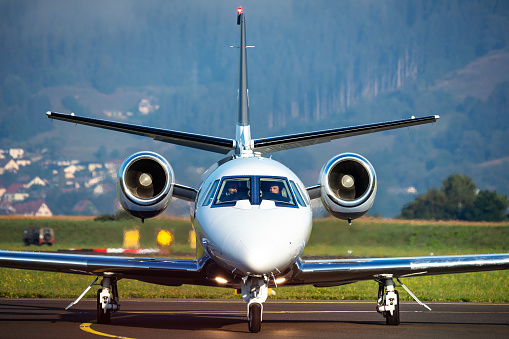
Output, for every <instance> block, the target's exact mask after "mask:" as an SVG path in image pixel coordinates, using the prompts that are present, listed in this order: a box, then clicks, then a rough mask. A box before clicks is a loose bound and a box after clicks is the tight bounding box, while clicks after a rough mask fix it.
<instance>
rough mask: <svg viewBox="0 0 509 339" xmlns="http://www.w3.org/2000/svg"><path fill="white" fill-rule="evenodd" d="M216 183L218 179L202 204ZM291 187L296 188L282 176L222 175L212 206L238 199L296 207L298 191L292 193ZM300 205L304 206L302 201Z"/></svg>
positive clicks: (210, 194) (228, 204) (213, 190)
mask: <svg viewBox="0 0 509 339" xmlns="http://www.w3.org/2000/svg"><path fill="white" fill-rule="evenodd" d="M218 184H219V180H217V181H216V182H215V183H214V185H212V188H211V189H210V192H209V193H208V195H207V198H206V199H205V202H204V203H203V204H204V206H205V205H208V203H207V201H211V200H212V195H213V194H214V193H215V192H216V187H217V186H218ZM292 189H294V190H295V189H296V188H293V187H292V186H290V184H289V182H288V180H287V179H286V178H282V177H258V176H255V177H224V178H223V179H222V180H221V184H219V190H217V194H216V195H215V199H214V200H213V201H214V203H213V205H212V206H213V207H219V206H231V205H236V204H237V201H240V200H248V201H249V204H251V205H260V204H262V202H263V201H264V200H271V201H274V203H275V205H276V206H281V207H285V206H286V207H298V205H297V203H296V200H295V199H296V198H295V197H297V199H299V197H300V195H299V193H298V191H294V192H293V193H292ZM253 192H258V194H256V193H255V194H253ZM300 199H302V198H300ZM299 201H300V200H299ZM300 205H301V206H305V204H304V203H301V204H300Z"/></svg>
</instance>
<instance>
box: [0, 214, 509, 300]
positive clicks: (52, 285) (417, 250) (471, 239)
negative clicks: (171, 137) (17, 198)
mask: <svg viewBox="0 0 509 339" xmlns="http://www.w3.org/2000/svg"><path fill="white" fill-rule="evenodd" d="M30 226H49V227H53V228H54V230H55V239H56V240H55V246H53V247H47V246H43V247H37V246H30V247H25V246H23V244H22V241H21V237H22V232H23V229H24V228H26V227H30ZM133 227H138V228H139V229H140V234H141V239H140V245H141V247H143V248H151V247H156V240H155V234H156V232H157V231H158V230H159V229H167V230H170V231H171V232H172V233H173V235H174V237H175V241H174V243H173V244H172V245H171V247H170V256H178V257H192V256H193V255H194V250H193V249H192V248H191V247H190V246H189V244H188V236H189V230H190V228H191V224H190V222H189V221H188V220H184V219H164V218H162V219H154V220H147V221H146V222H145V224H143V225H142V224H141V223H140V222H139V221H137V220H129V221H109V222H95V221H93V220H76V219H72V220H63V219H36V220H32V219H10V218H7V219H0V248H1V249H11V250H55V249H66V248H71V247H74V248H95V247H121V246H122V241H123V240H122V239H123V238H122V236H123V232H124V230H127V229H131V228H133ZM508 235H509V224H508V223H505V224H504V223H501V224H482V223H475V224H465V223H432V222H429V223H423V222H421V223H410V222H408V223H407V222H402V221H380V220H369V219H361V220H360V221H357V222H354V224H353V225H352V226H348V224H347V223H346V222H342V221H338V220H334V219H325V220H319V221H315V223H314V226H313V233H312V235H311V238H310V242H309V244H308V246H307V247H306V249H305V251H304V255H305V256H332V257H341V256H369V257H380V256H413V255H430V254H431V253H432V254H433V255H441V254H469V253H501V252H508V250H509V247H508V244H507V239H508ZM91 281H92V278H91V277H88V276H80V275H70V274H62V273H51V272H40V271H25V270H15V269H5V268H0V297H9V298H26V297H44V298H63V297H65V298H75V297H77V296H78V295H79V294H80V293H81V291H82V290H83V289H84V288H85V287H86V286H88V284H90V282H91ZM507 281H509V271H494V272H479V273H468V274H454V275H443V276H430V277H413V278H408V279H403V282H404V283H405V284H406V285H407V286H408V287H409V288H410V289H411V290H412V291H413V292H414V293H415V294H416V295H417V296H418V297H419V298H420V299H422V300H428V301H485V302H509V292H508V288H507ZM377 288H378V286H377V283H376V282H374V281H365V282H359V283H355V284H350V285H344V286H338V287H328V288H315V287H312V286H300V287H279V288H277V289H274V291H275V293H276V294H275V295H271V296H270V297H269V298H277V299H330V300H341V299H350V300H351V299H353V300H362V299H366V300H372V299H375V298H376V293H377ZM95 290H96V289H95V288H94V289H92V290H91V291H89V292H88V293H87V295H86V297H90V298H93V297H95ZM119 290H120V297H121V298H138V297H141V298H221V299H225V298H240V296H238V295H236V294H235V291H233V290H231V289H222V288H213V287H202V286H188V285H184V286H181V287H169V286H160V285H153V284H148V283H143V282H139V281H135V280H121V281H120V282H119ZM400 290H401V291H402V293H401V294H400V296H401V298H402V299H403V300H411V298H410V297H409V296H408V295H407V294H406V293H405V292H403V290H402V289H400Z"/></svg>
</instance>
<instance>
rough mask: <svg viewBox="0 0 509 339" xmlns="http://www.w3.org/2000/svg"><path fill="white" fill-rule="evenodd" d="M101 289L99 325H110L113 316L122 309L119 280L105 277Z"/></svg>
mask: <svg viewBox="0 0 509 339" xmlns="http://www.w3.org/2000/svg"><path fill="white" fill-rule="evenodd" d="M101 287H102V288H100V289H98V290H97V323H98V324H110V323H111V314H112V313H114V312H116V311H118V310H119V309H120V304H119V303H118V301H119V298H118V289H117V280H116V279H114V278H106V277H105V278H103V280H102V281H101Z"/></svg>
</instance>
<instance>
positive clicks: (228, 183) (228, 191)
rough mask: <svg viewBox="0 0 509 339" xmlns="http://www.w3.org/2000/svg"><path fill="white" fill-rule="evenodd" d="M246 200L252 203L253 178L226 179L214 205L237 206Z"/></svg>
mask: <svg viewBox="0 0 509 339" xmlns="http://www.w3.org/2000/svg"><path fill="white" fill-rule="evenodd" d="M246 199H248V200H249V201H251V178H226V179H224V180H223V182H222V183H221V187H220V189H219V193H218V194H217V197H216V201H215V202H214V205H222V204H228V205H229V204H235V203H236V202H237V201H239V200H246Z"/></svg>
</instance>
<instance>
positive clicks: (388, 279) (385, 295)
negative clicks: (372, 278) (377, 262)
mask: <svg viewBox="0 0 509 339" xmlns="http://www.w3.org/2000/svg"><path fill="white" fill-rule="evenodd" d="M396 280H397V281H398V283H399V284H400V285H401V287H403V288H404V289H405V291H407V292H408V294H410V296H411V297H412V298H414V299H415V301H417V303H418V304H419V305H421V306H424V307H426V308H427V309H428V310H430V311H431V308H429V307H428V306H427V305H426V304H424V303H423V302H421V301H420V300H419V299H418V298H417V297H416V296H415V295H414V294H413V293H412V292H411V291H410V290H409V289H408V287H406V286H405V284H403V283H402V282H401V280H399V278H396ZM377 281H378V305H377V307H376V310H377V312H378V313H380V314H382V315H383V317H384V318H385V323H386V324H387V325H393V326H397V325H399V324H400V322H401V321H400V317H399V294H398V291H396V290H395V289H394V286H395V284H394V280H392V275H388V276H384V277H382V278H381V279H379V280H377Z"/></svg>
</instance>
